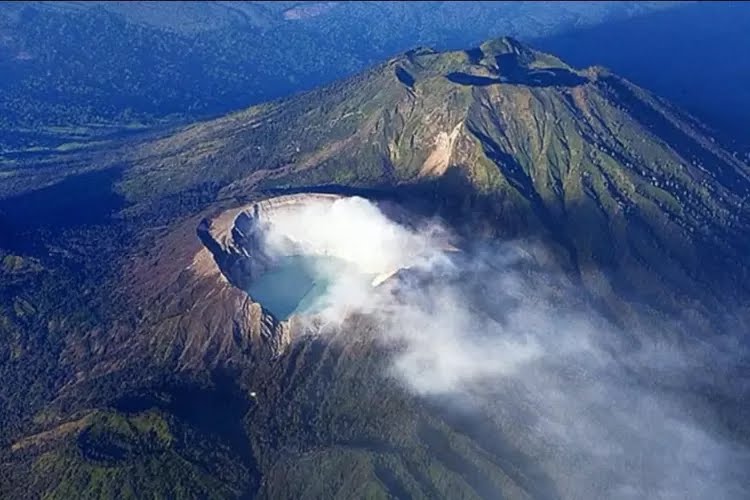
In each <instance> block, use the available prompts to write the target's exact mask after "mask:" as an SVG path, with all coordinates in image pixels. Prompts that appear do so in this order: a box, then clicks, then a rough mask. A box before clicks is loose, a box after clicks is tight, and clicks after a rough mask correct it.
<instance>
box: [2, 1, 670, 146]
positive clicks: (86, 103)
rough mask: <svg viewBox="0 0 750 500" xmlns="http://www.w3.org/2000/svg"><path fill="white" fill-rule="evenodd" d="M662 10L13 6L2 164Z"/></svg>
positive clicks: (7, 30)
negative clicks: (375, 71) (431, 58)
mask: <svg viewBox="0 0 750 500" xmlns="http://www.w3.org/2000/svg"><path fill="white" fill-rule="evenodd" d="M659 8H660V7H659V6H658V5H651V4H644V5H617V4H601V5H596V6H586V7H582V6H579V5H574V4H559V5H536V4H533V3H532V4H523V5H503V4H494V5H493V4H477V5H474V6H470V7H467V6H464V5H456V4H452V3H442V2H441V3H438V4H431V5H430V4H427V5H420V4H394V3H383V4H370V3H367V2H362V3H352V4H348V5H343V4H340V5H332V6H327V5H326V4H320V5H319V6H318V8H313V7H311V8H309V9H305V8H301V7H297V6H296V4H295V3H293V2H281V3H279V2H272V3H265V2H246V3H243V4H239V5H229V4H206V3H203V4H201V3H194V4H175V5H172V4H165V3H162V4H155V5H147V4H141V5H128V6H127V8H124V7H122V6H120V5H119V4H116V3H99V4H91V3H88V2H66V3H65V4H53V3H41V2H40V3H23V4H20V3H12V2H6V3H4V4H1V5H0V30H1V31H0V32H1V33H2V36H0V72H2V74H3V78H2V80H0V132H2V134H0V137H1V138H0V153H3V152H4V153H6V154H10V153H11V152H13V153H12V154H18V153H21V154H30V153H32V152H38V151H46V150H48V149H54V148H56V147H58V146H59V145H61V144H64V143H68V142H86V141H89V140H101V139H104V138H110V137H114V136H118V135H120V134H122V133H125V132H127V131H128V130H129V129H131V128H132V127H133V126H135V127H153V126H157V125H160V124H162V123H163V122H165V121H166V122H169V123H172V124H174V123H181V122H184V121H186V120H191V119H195V118H197V117H206V116H211V115H217V114H220V113H224V112H227V111H230V110H233V109H238V108H241V107H245V106H248V105H251V104H256V103H259V102H262V101H266V100H269V99H273V98H277V97H282V96H285V95H289V94H291V93H293V92H296V91H300V90H307V89H310V88H313V87H315V86H316V85H320V84H322V83H328V82H331V81H334V80H336V79H337V78H342V77H344V76H348V75H351V74H353V73H354V72H356V71H359V70H362V69H364V68H366V67H367V66H369V65H371V64H373V63H375V62H377V61H379V60H382V59H383V58H385V57H389V56H391V55H393V54H395V53H397V52H399V51H403V50H406V49H408V48H410V47H413V46H416V45H419V44H435V43H438V44H439V45H440V46H441V47H446V46H464V45H469V44H471V43H475V42H476V41H477V40H481V39H484V38H488V37H490V36H496V35H497V34H499V33H510V34H515V35H523V36H526V37H533V36H540V35H544V34H548V33H555V32H557V31H560V30H564V29H566V28H568V27H570V26H572V25H581V24H593V23H597V22H601V21H603V20H606V19H610V18H615V17H630V16H632V15H635V14H639V13H644V12H649V11H651V10H656V9H659ZM354 27H356V29H355V28H354ZM363 27H366V29H362V28H363Z"/></svg>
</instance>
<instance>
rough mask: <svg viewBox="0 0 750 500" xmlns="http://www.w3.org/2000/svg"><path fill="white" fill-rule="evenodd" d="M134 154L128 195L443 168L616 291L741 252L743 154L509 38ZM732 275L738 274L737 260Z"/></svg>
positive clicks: (515, 231) (394, 180)
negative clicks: (616, 281)
mask: <svg viewBox="0 0 750 500" xmlns="http://www.w3.org/2000/svg"><path fill="white" fill-rule="evenodd" d="M132 161H133V162H134V164H135V166H134V168H133V169H132V170H130V171H129V172H128V173H127V174H126V178H125V180H124V181H123V183H122V185H121V186H122V192H123V193H124V195H125V196H126V197H129V198H130V199H131V200H133V201H138V200H140V199H141V197H144V196H145V197H146V198H150V197H153V196H154V194H155V193H156V196H157V197H159V196H164V195H171V194H174V193H177V192H181V191H186V190H206V191H208V192H211V193H215V194H216V195H217V196H219V197H222V198H224V197H236V196H242V195H243V194H244V193H247V192H249V191H252V190H257V189H261V188H271V187H275V188H277V187H295V186H305V185H308V186H309V185H324V184H338V185H346V186H361V187H394V186H405V185H422V184H429V183H435V182H437V183H438V184H440V183H445V182H450V183H451V187H450V189H449V190H447V191H446V192H449V194H448V196H447V197H448V198H454V199H458V198H461V199H463V198H466V199H473V200H476V199H478V198H481V199H482V200H483V201H484V202H485V203H486V204H487V205H488V206H490V207H491V208H490V210H492V211H494V213H495V215H496V217H498V219H497V222H495V223H492V224H491V226H492V227H493V228H494V230H497V229H501V230H502V231H503V232H504V233H505V234H506V235H507V236H514V235H520V233H521V232H522V231H526V232H536V231H543V232H545V233H550V234H551V235H552V236H553V238H555V239H557V240H558V242H559V243H561V244H562V245H563V246H564V247H565V248H566V250H567V252H568V253H569V254H570V259H571V260H572V264H573V265H574V266H576V267H578V268H579V270H580V271H581V272H582V273H583V274H585V273H586V272H587V271H589V270H592V271H593V270H595V269H597V268H602V267H605V268H611V270H614V271H617V270H618V269H620V268H621V269H622V270H624V272H623V273H622V274H623V275H625V274H627V275H629V278H628V279H626V280H625V282H623V283H622V286H624V287H629V288H636V287H638V286H639V283H643V284H648V283H653V282H654V281H657V282H658V281H659V280H666V282H667V283H668V284H669V285H672V286H676V287H677V288H678V289H688V288H690V280H691V279H697V280H699V281H704V282H705V281H711V280H714V279H716V278H717V277H720V276H717V273H719V275H721V274H722V273H723V271H722V270H725V269H726V266H725V264H726V263H727V262H741V261H742V259H743V257H746V256H747V255H748V252H749V251H750V248H749V247H748V245H747V242H746V241H745V238H744V236H743V235H744V234H746V231H747V229H748V226H747V224H748V217H747V214H748V207H747V205H746V202H745V200H746V199H747V196H748V194H750V173H749V172H750V171H749V170H748V166H747V165H746V164H745V163H743V162H742V161H740V160H738V159H736V158H735V157H734V156H733V155H731V154H730V153H728V152H727V151H725V150H724V149H722V148H721V146H720V145H719V144H717V143H715V142H714V141H713V140H712V139H711V138H710V136H709V135H707V131H706V130H705V129H704V128H703V127H702V126H701V125H700V124H699V123H697V122H696V121H695V120H693V119H691V118H690V117H687V116H685V115H683V114H682V113H680V112H679V111H677V110H675V109H673V108H672V107H670V106H669V105H668V104H666V103H664V102H663V101H661V100H660V99H658V98H657V97H655V96H653V95H651V94H649V93H648V92H646V91H644V90H642V89H640V88H638V87H636V86H634V85H632V84H630V83H629V82H627V81H625V80H623V79H621V78H618V77H617V76H615V75H612V74H610V73H609V72H608V71H606V70H604V69H600V68H592V69H588V70H586V71H576V70H573V69H571V68H569V67H568V66H566V65H565V64H564V63H562V62H561V61H559V60H557V59H555V58H554V57H551V56H548V55H545V54H541V53H538V52H535V51H532V50H530V49H528V48H526V47H524V46H522V45H520V44H518V43H517V42H515V41H513V40H511V39H502V40H498V41H495V42H490V43H487V44H484V45H483V46H482V47H480V48H477V49H474V50H471V51H466V52H448V53H435V52H432V51H430V50H427V49H421V50H417V51H412V52H410V53H407V54H406V55H404V56H402V57H399V58H395V59H392V60H391V61H389V62H388V63H386V64H384V65H381V66H379V67H377V68H375V69H373V70H371V71H370V72H368V73H365V74H363V75H361V76H359V77H356V78H353V79H349V80H345V81H342V82H340V83H338V84H336V85H333V86H330V87H326V88H323V89H320V90H317V91H313V92H311V93H309V94H303V95H301V96H299V97H295V98H291V99H288V100H285V101H278V102H274V103H271V104H268V105H263V106H259V107H255V108H251V109H250V110H248V111H246V112H241V113H238V114H234V115H230V116H229V117H226V118H222V119H219V120H216V121H212V122H207V123H204V124H198V125H194V126H191V127H189V128H187V129H185V130H184V131H182V132H180V133H178V134H176V135H174V136H171V137H168V138H165V139H163V140H160V141H157V142H155V143H152V144H148V145H147V146H146V147H144V148H143V149H142V150H141V151H139V152H138V154H137V155H136V156H135V157H134V158H133V160H132ZM457 185H460V186H462V187H461V188H460V190H459V191H460V194H457V189H458V188H457ZM465 203H472V202H471V201H466V202H465ZM468 206H470V205H468ZM469 211H471V210H469ZM465 215H468V213H461V214H460V216H465ZM632 272H635V273H636V274H631V273H632ZM742 273H746V271H742ZM732 274H733V278H739V281H740V283H745V284H744V285H743V286H747V274H740V275H736V274H734V271H733V273H732ZM653 284H654V285H655V284H656V283H653ZM643 288H644V289H647V288H648V286H645V287H643Z"/></svg>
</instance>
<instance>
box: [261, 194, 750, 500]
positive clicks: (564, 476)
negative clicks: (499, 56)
mask: <svg viewBox="0 0 750 500" xmlns="http://www.w3.org/2000/svg"><path fill="white" fill-rule="evenodd" d="M266 234H267V238H266V244H267V251H268V252H269V253H271V254H289V253H295V252H296V253H311V254H316V255H321V254H324V255H330V256H334V257H337V258H340V259H343V260H345V261H347V262H348V263H350V264H351V265H353V266H355V267H356V268H357V269H359V271H360V273H351V274H348V273H338V274H336V275H332V276H330V279H331V281H332V285H331V286H330V287H329V289H328V291H327V293H326V294H325V295H324V296H322V297H320V299H319V300H320V301H322V302H323V306H324V307H322V308H321V312H320V314H319V316H318V320H316V322H315V329H316V332H318V333H321V332H323V333H324V332H325V330H326V329H336V328H339V327H340V326H341V325H342V324H343V322H344V320H345V318H346V316H347V315H348V314H349V313H351V312H352V311H358V312H361V313H364V314H368V315H371V316H372V317H374V318H377V321H378V322H379V323H380V324H381V325H382V329H381V330H382V334H381V336H380V338H379V341H381V342H383V343H384V344H386V345H392V346H398V349H397V350H396V352H397V354H395V355H394V357H393V359H392V364H391V366H389V367H387V370H388V371H389V373H390V374H392V375H393V376H394V377H395V379H396V380H398V381H399V382H400V383H401V384H403V385H404V386H405V387H406V388H408V389H409V390H410V391H413V392H414V393H415V394H417V395H419V396H420V397H425V398H436V397H439V398H442V400H443V401H445V400H446V396H450V398H448V400H450V399H453V400H455V401H460V402H461V405H464V406H468V407H472V408H475V409H476V411H478V412H479V411H481V412H482V413H483V414H485V415H491V418H492V419H493V420H494V421H495V424H496V427H497V428H498V429H500V428H502V429H503V430H504V432H505V433H506V434H510V435H511V436H512V439H513V440H514V441H515V442H516V444H517V445H518V447H519V448H520V449H523V450H524V452H525V453H526V454H528V456H529V457H531V458H532V459H533V460H534V461H535V462H536V463H538V464H539V465H540V467H542V468H543V469H544V470H545V471H546V472H547V473H548V474H549V476H550V477H552V478H554V479H555V483H556V489H557V490H558V492H559V494H560V495H561V496H562V497H564V498H675V499H677V498H717V499H718V498H742V497H743V495H744V494H745V493H746V491H747V490H746V489H745V488H747V486H748V478H747V477H746V476H747V471H748V470H750V468H748V465H749V463H750V462H749V457H748V450H747V449H746V448H745V447H744V446H741V445H739V444H736V440H735V439H734V438H733V437H732V436H729V435H728V434H727V432H726V430H723V428H722V427H721V426H720V425H719V422H718V419H717V415H716V414H715V412H714V411H713V410H711V407H710V406H709V405H707V404H706V403H705V400H706V398H705V397H704V396H705V395H706V394H715V395H720V396H721V397H724V396H726V397H728V398H731V397H733V396H734V392H735V391H736V390H740V389H742V387H745V390H746V385H747V384H746V382H743V381H742V380H737V379H733V378H732V377H731V374H732V373H734V368H735V367H736V365H737V363H738V360H740V359H741V352H742V350H741V349H739V348H738V347H737V345H736V344H734V343H732V341H731V339H730V340H727V338H726V337H724V338H722V342H721V343H720V342H718V341H715V342H714V341H705V340H704V341H702V342H701V341H699V340H697V339H694V338H692V337H691V336H690V335H689V334H688V333H687V331H683V330H681V326H680V325H679V323H675V324H670V325H669V329H670V331H669V332H667V331H665V328H666V327H665V326H664V324H659V325H656V324H654V325H652V327H651V328H646V327H644V328H641V329H637V330H633V329H626V328H623V327H621V326H617V325H615V324H614V323H613V322H612V321H609V320H606V319H604V317H603V316H602V315H601V314H599V313H598V311H597V310H595V309H594V308H593V307H591V306H590V305H589V304H588V301H587V300H586V299H585V293H584V292H583V291H582V290H580V289H578V288H577V287H576V286H574V285H573V284H571V283H570V282H568V281H567V280H566V278H565V276H564V275H563V274H561V273H559V272H557V271H556V270H555V269H554V268H550V267H547V266H545V265H542V264H540V262H541V260H540V259H538V258H536V257H535V256H538V255H540V252H542V251H541V249H540V248H538V247H535V246H533V245H530V244H528V243H524V242H509V243H506V244H504V245H502V246H500V247H496V248H493V249H492V250H491V251H490V250H489V249H488V248H484V249H481V250H476V249H473V250H471V251H466V250H464V251H462V252H454V251H452V250H451V242H450V241H449V240H450V238H449V237H448V236H447V235H448V234H449V233H448V231H447V230H445V228H442V227H441V226H440V225H439V224H436V223H435V222H430V223H425V224H416V225H414V224H413V225H412V227H407V226H404V225H400V224H397V223H396V222H394V221H393V220H391V219H389V218H388V217H386V216H385V215H384V214H383V213H382V212H381V211H380V210H379V209H378V207H377V206H375V205H374V204H373V203H370V202H369V201H366V200H364V199H361V198H345V199H340V200H338V201H311V202H310V203H308V204H306V205H305V206H303V207H301V208H300V209H299V210H296V211H294V212H293V213H287V214H285V215H280V216H279V217H275V218H274V219H273V220H272V221H270V222H269V225H268V228H267V233H266ZM399 270H400V271H399ZM394 273H395V275H394V276H393V277H392V278H391V279H390V280H386V281H385V282H383V284H382V285H379V286H373V280H372V278H373V276H378V275H392V274H394ZM321 325H323V326H321ZM311 328H312V326H311ZM685 330H686V329H685ZM668 339H679V340H678V341H674V340H668ZM743 384H744V386H743ZM701 395H703V396H701ZM498 432H499V431H498Z"/></svg>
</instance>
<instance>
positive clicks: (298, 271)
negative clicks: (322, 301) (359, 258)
mask: <svg viewBox="0 0 750 500" xmlns="http://www.w3.org/2000/svg"><path fill="white" fill-rule="evenodd" d="M347 268H349V265H348V264H346V263H345V262H343V261H342V260H340V259H337V258H335V257H325V256H309V255H290V256H285V257H281V258H280V259H279V260H278V262H276V264H275V265H274V267H273V268H271V269H269V270H268V271H266V272H265V273H264V274H262V275H261V276H259V277H258V278H257V279H256V280H255V281H254V282H253V283H251V284H250V286H249V287H248V289H247V293H248V294H250V297H252V299H253V300H254V301H256V302H260V303H261V305H262V306H263V307H264V308H265V309H267V310H268V311H270V312H271V314H273V315H274V316H275V317H276V318H277V319H280V320H284V319H287V318H288V317H289V316H291V315H292V314H298V313H313V312H315V307H316V306H317V305H318V304H316V302H317V299H319V298H320V297H321V296H323V295H324V294H325V293H326V291H327V290H328V287H329V286H330V284H331V281H332V279H333V278H334V276H335V274H333V273H335V272H345V270H346V269H347Z"/></svg>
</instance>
